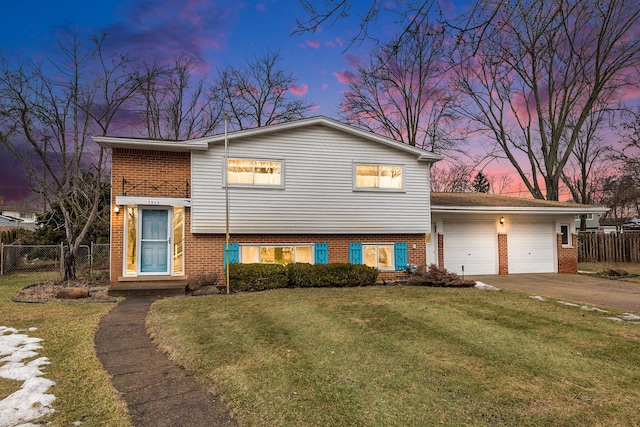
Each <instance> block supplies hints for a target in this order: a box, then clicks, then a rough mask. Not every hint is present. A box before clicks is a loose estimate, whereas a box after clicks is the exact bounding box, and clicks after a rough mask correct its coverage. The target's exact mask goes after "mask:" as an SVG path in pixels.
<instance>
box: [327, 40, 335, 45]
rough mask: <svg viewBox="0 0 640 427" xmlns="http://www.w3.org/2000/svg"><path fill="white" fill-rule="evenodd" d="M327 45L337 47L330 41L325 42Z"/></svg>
mask: <svg viewBox="0 0 640 427" xmlns="http://www.w3.org/2000/svg"><path fill="white" fill-rule="evenodd" d="M325 44H326V45H327V46H329V47H336V44H335V43H334V42H333V41H331V40H329V41H328V42H325Z"/></svg>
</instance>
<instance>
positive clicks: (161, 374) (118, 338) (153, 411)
mask: <svg viewBox="0 0 640 427" xmlns="http://www.w3.org/2000/svg"><path fill="white" fill-rule="evenodd" d="M153 301H155V298H149V297H146V298H127V299H126V300H124V301H123V302H121V303H120V304H118V305H117V306H116V307H115V308H114V309H113V310H111V312H110V313H109V314H107V315H106V316H105V317H104V318H103V319H102V320H101V322H100V325H99V328H98V331H97V332H96V337H95V347H96V352H97V355H98V359H99V360H100V362H102V365H103V366H104V367H105V369H106V370H107V371H108V372H109V374H111V376H112V383H113V385H114V387H115V388H116V389H117V390H118V391H119V392H120V393H121V394H122V397H123V399H124V401H125V403H126V404H127V406H128V408H129V412H130V414H131V418H132V419H133V423H134V425H135V426H136V427H146V426H153V427H162V426H171V427H175V426H193V427H198V426H211V427H214V426H236V425H237V424H236V422H235V421H234V420H232V419H231V418H230V416H229V413H228V411H227V408H226V407H225V405H224V404H223V403H222V402H221V401H220V400H219V399H217V398H216V397H215V396H214V395H213V394H212V393H210V392H209V391H207V390H206V389H205V388H204V387H203V386H202V385H201V384H200V383H199V382H197V381H196V379H195V378H194V377H192V376H190V375H189V374H188V373H187V372H185V371H184V370H183V369H181V368H179V367H178V366H176V365H175V364H174V363H173V362H172V361H171V360H169V359H168V358H167V357H166V356H165V355H164V354H163V353H162V352H160V351H159V350H158V348H157V347H156V345H155V344H154V343H153V341H151V339H150V338H149V336H148V335H147V333H146V330H145V318H146V316H147V312H148V311H149V307H150V306H151V303H153Z"/></svg>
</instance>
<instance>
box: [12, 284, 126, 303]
mask: <svg viewBox="0 0 640 427" xmlns="http://www.w3.org/2000/svg"><path fill="white" fill-rule="evenodd" d="M64 288H86V289H88V290H89V296H88V297H87V298H78V299H58V298H56V295H58V292H60V290H61V289H64ZM108 290H109V284H108V283H107V282H100V281H95V280H74V281H67V282H61V281H55V280H50V281H48V282H43V283H36V284H33V285H29V286H25V287H24V288H22V289H20V291H18V294H17V295H16V296H15V297H14V298H13V301H14V302H27V303H45V302H49V301H65V302H72V303H91V302H116V301H117V299H115V298H113V297H110V296H108V295H107V291H108Z"/></svg>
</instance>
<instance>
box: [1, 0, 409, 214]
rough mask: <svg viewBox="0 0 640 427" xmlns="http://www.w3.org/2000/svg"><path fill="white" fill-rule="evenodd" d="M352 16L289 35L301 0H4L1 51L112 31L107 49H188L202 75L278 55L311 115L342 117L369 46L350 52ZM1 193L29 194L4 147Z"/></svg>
mask: <svg viewBox="0 0 640 427" xmlns="http://www.w3.org/2000/svg"><path fill="white" fill-rule="evenodd" d="M354 3H355V4H356V6H354V10H353V11H352V16H351V17H350V18H349V19H345V20H340V21H339V22H337V23H336V24H334V25H332V26H324V27H322V28H320V30H319V31H318V32H315V33H305V34H301V35H292V32H293V30H294V29H295V25H296V18H298V19H304V18H305V17H306V15H305V11H304V10H303V8H302V7H301V6H300V4H299V2H298V0H261V1H245V0H240V1H232V2H227V1H217V0H186V1H183V0H110V1H89V2H88V1H86V0H83V1H81V0H57V1H48V0H37V1H29V0H21V1H18V0H5V1H3V2H2V13H0V51H1V52H2V54H3V55H4V56H5V57H6V58H9V59H11V60H12V59H14V58H16V57H19V58H20V59H22V60H25V61H27V62H29V61H32V60H43V59H46V57H47V55H54V54H55V52H56V49H55V43H56V41H58V40H60V38H61V36H62V35H63V34H65V33H72V34H75V35H80V36H81V37H87V38H88V37H90V36H93V35H98V34H101V33H106V34H107V39H106V42H107V46H108V47H109V49H110V50H113V51H116V52H122V53H125V52H128V53H129V54H131V55H132V56H134V57H139V58H142V59H147V60H153V59H156V58H158V59H159V60H160V61H162V60H167V61H169V60H171V58H173V57H174V56H175V55H176V54H178V53H181V52H185V53H187V54H188V55H190V56H193V57H195V58H198V60H199V61H200V65H199V67H198V73H199V74H203V75H204V74H209V75H215V73H216V70H217V69H219V68H223V67H225V66H227V65H235V66H239V65H244V64H245V63H246V62H247V61H249V60H252V59H254V57H255V56H259V55H261V54H263V53H265V52H267V51H276V50H277V51H279V52H280V54H281V56H282V58H283V62H282V64H281V65H282V67H283V68H284V69H285V70H287V71H291V72H293V73H294V77H295V78H296V80H297V81H298V85H297V86H296V87H292V88H291V91H292V93H294V94H295V95H296V96H303V97H305V99H306V100H308V101H310V102H312V103H314V104H316V105H317V106H316V108H315V110H314V111H313V114H323V115H326V116H330V117H336V116H337V107H338V104H339V103H340V101H341V96H342V93H343V91H344V90H345V89H346V87H347V84H348V83H349V79H350V78H352V77H353V76H354V74H353V73H354V72H355V71H356V68H357V66H358V65H359V64H360V63H361V61H362V60H363V59H364V58H366V55H367V52H368V51H369V49H370V48H371V45H370V44H362V45H358V46H352V47H351V48H350V49H349V50H348V51H346V52H345V49H346V47H347V45H348V43H349V41H350V40H351V38H352V37H353V35H354V31H356V30H357V28H358V26H357V25H358V16H357V15H358V13H360V12H362V11H359V10H358V9H357V7H358V5H363V4H364V5H367V4H368V2H357V1H356V2H354ZM375 31H376V33H377V35H378V36H380V37H381V38H383V39H386V38H388V36H390V35H392V34H393V33H395V31H397V25H395V24H394V23H393V22H392V21H391V20H390V21H389V22H387V23H384V22H379V23H378V24H377V25H376V27H375ZM0 157H3V158H0V196H4V199H5V201H11V200H15V199H20V198H23V197H25V196H28V195H29V194H30V190H29V188H28V186H27V183H26V180H25V178H24V177H23V176H22V175H23V174H22V173H21V167H20V166H19V165H17V164H16V162H14V161H13V160H12V159H10V158H9V156H8V154H7V153H6V152H4V150H0Z"/></svg>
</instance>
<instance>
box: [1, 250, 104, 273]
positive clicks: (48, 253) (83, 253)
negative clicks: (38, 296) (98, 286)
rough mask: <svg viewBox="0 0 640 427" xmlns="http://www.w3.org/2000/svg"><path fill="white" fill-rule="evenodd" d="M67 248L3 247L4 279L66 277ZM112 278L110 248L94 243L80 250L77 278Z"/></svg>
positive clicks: (2, 271)
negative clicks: (52, 274)
mask: <svg viewBox="0 0 640 427" xmlns="http://www.w3.org/2000/svg"><path fill="white" fill-rule="evenodd" d="M66 250H67V247H66V246H63V245H5V244H0V276H5V275H8V274H14V273H35V272H44V271H50V272H57V273H58V274H59V276H60V278H62V277H64V265H63V262H64V261H63V260H64V254H65V251H66ZM108 274H109V245H108V244H95V243H91V245H90V246H87V245H82V246H80V248H78V254H77V256H76V276H77V277H78V278H96V277H101V276H104V275H108Z"/></svg>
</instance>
